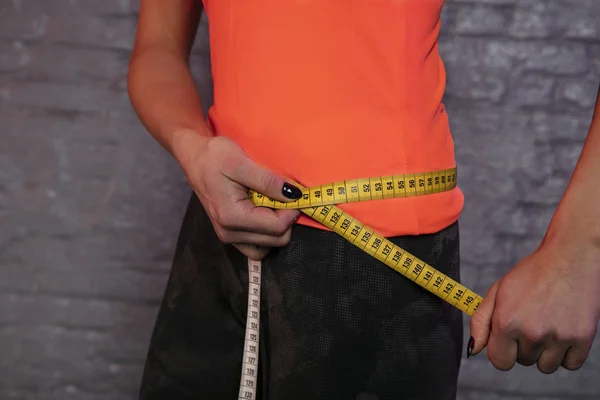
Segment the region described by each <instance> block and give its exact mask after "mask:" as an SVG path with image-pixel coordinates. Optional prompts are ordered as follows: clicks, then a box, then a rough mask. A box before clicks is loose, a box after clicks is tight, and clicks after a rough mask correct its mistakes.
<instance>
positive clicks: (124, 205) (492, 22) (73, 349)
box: [0, 0, 600, 400]
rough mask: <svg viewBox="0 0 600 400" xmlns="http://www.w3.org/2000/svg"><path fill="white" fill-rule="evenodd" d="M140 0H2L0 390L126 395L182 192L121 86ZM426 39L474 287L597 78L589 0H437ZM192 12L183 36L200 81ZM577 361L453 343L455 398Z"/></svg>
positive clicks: (521, 235)
mask: <svg viewBox="0 0 600 400" xmlns="http://www.w3.org/2000/svg"><path fill="white" fill-rule="evenodd" d="M137 7H138V5H137V3H136V2H135V1H131V0H104V1H102V2H95V1H94V2H89V1H83V0H53V1H51V2H50V1H42V0H3V1H2V2H1V3H0V121H1V122H2V124H1V128H0V131H1V132H2V136H1V137H2V144H1V145H0V227H1V229H0V266H1V268H0V352H1V353H2V354H3V357H1V358H0V372H1V374H0V399H7V400H9V399H27V400H29V399H36V400H37V399H39V400H55V399H56V400H58V399H60V400H70V399H73V400H108V399H110V400H130V399H134V398H135V394H136V391H137V387H138V385H139V379H140V374H141V370H142V362H143V359H144V356H145V351H146V346H147V343H148V340H149V336H150V333H151V329H152V324H153V322H154V318H155V315H156V311H157V306H158V303H159V301H160V299H161V296H162V292H163V290H164V285H165V282H166V279H167V274H168V271H169V263H170V260H171V257H172V253H173V249H174V245H175V240H176V238H177V232H178V229H179V223H180V220H181V217H182V215H183V211H184V207H185V204H186V201H187V197H188V195H189V190H188V188H187V186H186V184H185V180H184V179H183V176H182V174H181V173H180V171H179V170H178V168H177V166H176V164H175V163H174V162H173V160H171V159H170V158H169V157H168V156H167V155H166V153H165V152H164V151H163V150H162V149H161V148H160V147H159V146H158V145H157V144H156V143H155V142H153V141H152V139H151V138H150V136H149V135H148V134H146V133H145V131H144V129H143V128H142V127H141V125H140V124H139V122H138V120H137V118H136V117H135V115H134V113H133V112H132V110H131V108H130V105H129V102H128V99H127V94H126V91H125V74H126V69H127V58H128V52H129V50H130V48H131V45H132V41H133V35H134V32H135V22H136V12H137ZM443 18H444V28H443V34H442V37H441V51H442V54H443V56H444V59H445V61H446V67H447V70H448V90H447V94H446V99H445V102H446V105H447V109H448V112H449V115H450V120H451V125H452V130H453V132H454V137H455V143H456V151H457V158H458V162H459V165H460V171H461V172H460V185H461V186H462V188H463V190H464V192H465V195H466V204H465V211H464V214H463V217H462V220H461V227H462V257H463V277H464V281H465V283H466V284H467V285H468V286H470V287H473V288H474V289H476V290H477V291H478V292H480V293H485V291H486V290H487V288H488V287H489V285H490V284H491V283H492V282H493V281H494V280H495V279H497V278H498V277H500V276H501V275H502V274H503V273H504V272H506V271H507V270H508V269H509V268H510V267H511V266H512V265H514V263H515V262H517V261H518V260H519V259H520V258H521V257H523V256H525V255H526V254H527V253H528V252H530V251H532V250H533V249H534V248H535V247H536V246H537V244H538V243H539V241H540V239H541V238H542V236H543V234H544V230H545V228H546V226H547V224H548V222H549V220H550V218H551V216H552V213H553V211H554V208H555V207H556V205H557V203H558V201H559V199H560V196H561V195H562V191H563V190H564V188H565V186H566V184H567V182H568V179H569V177H570V174H571V172H572V170H573V167H574V165H575V162H576V161H577V157H578V155H579V151H580V150H581V146H582V144H583V140H584V138H585V135H586V133H587V128H588V126H589V122H590V119H591V111H592V106H593V103H594V100H595V95H596V91H597V87H598V82H600V28H599V25H598V21H599V19H600V2H599V1H597V0H518V1H517V0H448V1H447V5H446V7H445V8H444V11H443ZM207 43H208V42H207V37H206V24H205V23H204V24H203V25H202V29H201V31H200V33H199V37H198V40H197V43H196V46H195V49H194V56H193V65H194V71H195V74H196V76H197V77H198V85H199V89H200V91H201V93H202V96H203V97H204V98H206V99H210V97H211V86H210V65H209V60H208V54H209V53H208V51H209V49H208V45H207ZM598 376H600V342H596V344H595V346H594V348H593V349H592V353H591V357H590V358H589V360H588V362H587V364H586V367H585V368H584V369H583V370H580V371H578V372H575V373H568V372H566V371H560V372H558V373H556V374H554V375H552V376H544V375H542V374H541V373H539V372H537V370H536V369H534V368H520V367H517V368H515V370H513V371H511V372H508V373H502V372H499V371H496V370H494V369H493V367H492V366H491V365H490V364H489V362H488V361H487V358H486V356H485V354H482V355H480V356H478V357H476V358H474V359H471V360H468V362H467V360H466V359H465V360H464V363H463V370H462V373H461V378H460V386H461V388H460V399H461V400H480V399H485V400H524V399H536V400H565V399H598V398H600V381H599V380H598Z"/></svg>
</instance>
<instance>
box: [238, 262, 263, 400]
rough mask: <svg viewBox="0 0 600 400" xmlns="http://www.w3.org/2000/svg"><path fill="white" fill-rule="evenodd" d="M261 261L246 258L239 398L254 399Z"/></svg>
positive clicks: (256, 377) (242, 399)
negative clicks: (246, 297) (246, 307)
mask: <svg viewBox="0 0 600 400" xmlns="http://www.w3.org/2000/svg"><path fill="white" fill-rule="evenodd" d="M260 269H261V262H260V261H254V260H250V259H248V317H247V318H246V334H245V336H244V358H243V362H242V378H241V382H240V394H239V396H238V399H239V400H255V399H256V389H257V382H258V346H259V335H260V272H261V271H260Z"/></svg>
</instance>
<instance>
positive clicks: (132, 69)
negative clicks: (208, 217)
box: [128, 45, 211, 162]
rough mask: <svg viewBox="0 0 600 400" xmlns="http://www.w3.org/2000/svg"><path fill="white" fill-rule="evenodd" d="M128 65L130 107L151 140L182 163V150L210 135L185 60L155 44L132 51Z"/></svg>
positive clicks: (179, 54) (179, 55)
mask: <svg viewBox="0 0 600 400" xmlns="http://www.w3.org/2000/svg"><path fill="white" fill-rule="evenodd" d="M129 64H130V65H129V74H128V91H129V97H130V100H131V103H132V105H133V108H134V109H135V111H136V113H137V115H138V117H139V118H140V120H141V121H142V123H143V125H144V126H145V127H146V129H147V130H148V132H149V133H150V134H151V135H152V136H153V137H154V139H155V140H156V141H157V142H159V143H160V144H161V145H162V146H163V147H164V148H165V149H166V150H167V151H169V152H170V153H171V154H172V155H173V156H174V157H175V158H176V159H178V161H180V162H181V158H182V157H183V155H182V154H181V153H182V149H184V148H186V147H187V146H189V145H190V144H192V143H196V142H198V141H202V140H204V139H205V138H208V137H210V136H211V132H210V129H209V128H208V126H207V125H206V123H205V118H204V113H203V109H202V102H201V99H200V96H199V94H198V91H197V89H196V84H195V81H194V79H193V77H192V75H191V73H190V70H189V68H188V65H187V60H186V59H184V58H183V57H182V56H181V53H178V52H177V51H175V50H170V49H168V48H166V47H164V46H158V45H157V46H146V47H145V48H139V49H137V50H136V51H134V53H133V54H132V56H131V59H130V63H129Z"/></svg>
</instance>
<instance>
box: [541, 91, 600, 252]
mask: <svg viewBox="0 0 600 400" xmlns="http://www.w3.org/2000/svg"><path fill="white" fill-rule="evenodd" d="M554 239H556V240H558V241H569V242H571V241H572V242H573V244H579V245H582V246H589V245H593V246H594V247H598V248H600V89H599V91H598V96H597V98H596V106H595V108H594V115H593V118H592V123H591V126H590V129H589V131H588V135H587V138H586V140H585V143H584V146H583V149H582V152H581V155H580V157H579V161H578V162H577V165H576V167H575V170H574V172H573V175H572V177H571V180H570V182H569V185H568V186H567V190H566V191H565V194H564V196H563V198H562V199H561V201H560V204H559V206H558V208H557V210H556V213H555V214H554V217H553V218H552V222H551V223H550V226H549V229H548V233H547V240H550V241H552V240H554Z"/></svg>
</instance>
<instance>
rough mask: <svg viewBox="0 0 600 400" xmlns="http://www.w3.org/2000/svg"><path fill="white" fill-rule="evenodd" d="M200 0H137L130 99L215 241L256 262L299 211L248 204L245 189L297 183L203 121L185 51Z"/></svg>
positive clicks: (281, 192) (282, 194)
mask: <svg viewBox="0 0 600 400" xmlns="http://www.w3.org/2000/svg"><path fill="white" fill-rule="evenodd" d="M200 4H201V2H200V1H199V0H141V4H140V16H139V22H138V30H137V33H136V38H135V46H134V49H133V52H132V54H131V59H130V63H129V74H128V90H129V97H130V99H131V103H132V105H133V108H134V109H135V111H136V113H137V114H138V116H139V118H140V120H141V121H142V123H143V124H144V126H145V127H146V129H147V130H148V131H149V132H150V134H151V135H152V136H153V137H154V138H155V139H156V141H157V142H159V143H160V144H161V145H162V146H163V147H164V148H165V149H166V150H167V151H169V152H170V153H171V154H172V155H173V156H174V157H175V159H176V160H177V161H178V162H179V164H180V166H181V168H182V170H183V171H184V173H185V175H186V177H187V180H188V182H189V183H190V186H191V187H192V188H193V189H194V192H195V193H196V195H197V196H198V198H199V200H200V202H201V203H202V205H203V207H204V209H205V210H206V212H207V213H208V215H209V217H210V219H211V222H212V224H213V226H214V228H215V232H216V233H217V235H218V237H219V238H220V239H221V241H223V242H225V243H230V244H233V245H234V246H236V247H237V248H238V249H239V250H240V251H241V252H242V253H244V254H245V255H246V256H248V257H250V258H253V259H255V260H259V259H261V258H262V257H264V256H265V255H266V254H267V253H268V251H269V249H270V248H272V247H279V246H284V245H285V244H287V242H288V241H289V240H290V236H291V227H292V225H293V224H294V221H295V219H296V218H297V217H298V215H299V214H300V212H299V211H298V210H277V211H274V210H271V209H267V208H264V207H255V206H254V204H252V202H250V200H249V199H248V189H254V190H256V191H259V192H260V193H264V194H265V195H267V196H269V197H271V198H274V199H277V200H281V201H287V200H290V199H297V198H299V197H300V196H301V192H300V189H298V188H296V187H294V186H293V185H291V184H289V183H286V182H285V181H284V179H283V178H282V177H279V176H277V175H276V174H274V173H273V172H271V171H268V170H266V169H265V168H263V167H261V166H259V165H257V164H256V163H255V162H254V161H253V160H251V159H250V158H249V157H248V156H247V155H246V154H245V152H244V151H243V149H241V148H240V147H239V146H238V145H237V144H236V143H234V142H233V141H232V140H229V139H228V138H227V137H226V135H214V134H213V132H212V131H211V130H210V128H209V127H208V126H207V124H206V123H205V118H204V111H203V108H202V102H201V99H200V95H199V94H198V91H197V89H196V84H195V82H194V79H193V77H192V74H191V72H190V69H189V66H188V63H189V54H190V49H191V46H192V43H193V40H194V37H195V35H196V31H197V29H198V24H199V21H200V16H201V14H202V8H201V5H200Z"/></svg>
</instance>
